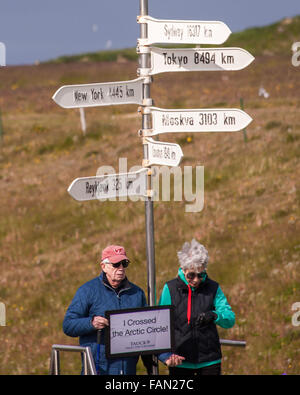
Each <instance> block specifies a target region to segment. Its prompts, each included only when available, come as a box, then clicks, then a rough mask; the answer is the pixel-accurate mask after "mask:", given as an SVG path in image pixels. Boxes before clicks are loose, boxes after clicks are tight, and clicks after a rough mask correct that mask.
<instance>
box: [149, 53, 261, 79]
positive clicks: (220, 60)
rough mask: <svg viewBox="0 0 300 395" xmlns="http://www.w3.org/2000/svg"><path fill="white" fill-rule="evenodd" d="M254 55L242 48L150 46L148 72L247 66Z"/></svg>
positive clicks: (214, 69) (235, 68)
mask: <svg viewBox="0 0 300 395" xmlns="http://www.w3.org/2000/svg"><path fill="white" fill-rule="evenodd" d="M253 60H254V57H253V56H252V55H251V54H250V53H249V52H248V51H246V50H245V49H242V48H201V49H199V48H188V49H178V48H176V49H169V48H155V47H151V69H150V74H151V75H153V74H159V73H166V72H173V71H222V70H224V71H226V70H227V71H228V70H241V69H244V68H245V67H247V66H248V65H249V64H250V63H251V62H252V61H253Z"/></svg>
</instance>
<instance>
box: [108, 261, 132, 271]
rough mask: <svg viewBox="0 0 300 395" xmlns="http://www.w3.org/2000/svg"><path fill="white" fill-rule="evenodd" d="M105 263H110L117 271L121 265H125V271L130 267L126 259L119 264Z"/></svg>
mask: <svg viewBox="0 0 300 395" xmlns="http://www.w3.org/2000/svg"><path fill="white" fill-rule="evenodd" d="M105 263H109V264H110V265H112V267H113V268H114V269H117V268H118V267H120V266H121V265H123V267H124V269H126V267H128V265H129V261H127V260H125V259H124V260H123V261H120V262H117V263H111V262H105Z"/></svg>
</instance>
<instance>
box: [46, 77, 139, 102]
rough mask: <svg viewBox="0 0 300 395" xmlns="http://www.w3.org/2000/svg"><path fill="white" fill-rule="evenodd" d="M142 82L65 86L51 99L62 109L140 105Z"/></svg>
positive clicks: (137, 80)
mask: <svg viewBox="0 0 300 395" xmlns="http://www.w3.org/2000/svg"><path fill="white" fill-rule="evenodd" d="M143 80H144V79H143V78H137V79H135V80H131V81H118V82H103V83H97V84H81V85H65V86H62V87H61V88H59V89H58V90H57V91H56V92H55V94H54V95H53V97H52V99H53V100H54V101H55V102H56V103H57V104H58V105H59V106H61V107H63V108H81V107H97V106H110V105H117V104H142V103H143Z"/></svg>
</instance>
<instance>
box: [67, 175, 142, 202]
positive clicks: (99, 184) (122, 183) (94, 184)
mask: <svg viewBox="0 0 300 395" xmlns="http://www.w3.org/2000/svg"><path fill="white" fill-rule="evenodd" d="M147 172H148V169H141V170H139V171H136V172H131V173H119V174H107V175H103V176H95V177H81V178H76V179H75V180H74V181H73V182H72V183H71V185H70V186H69V188H68V192H69V194H70V195H71V196H72V197H73V198H74V199H75V200H78V201H87V200H101V199H110V198H116V197H127V196H146V195H147Z"/></svg>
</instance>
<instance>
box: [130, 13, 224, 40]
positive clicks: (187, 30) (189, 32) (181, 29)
mask: <svg viewBox="0 0 300 395" xmlns="http://www.w3.org/2000/svg"><path fill="white" fill-rule="evenodd" d="M138 22H139V23H146V24H147V27H148V38H145V39H139V44H140V45H151V44H154V43H162V44H166V43H169V44H223V43H224V42H225V41H226V40H227V38H228V37H229V35H230V34H231V31H230V29H229V27H228V26H227V25H226V24H225V23H223V22H219V21H181V20H162V19H155V18H152V17H150V16H141V17H139V18H138Z"/></svg>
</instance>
